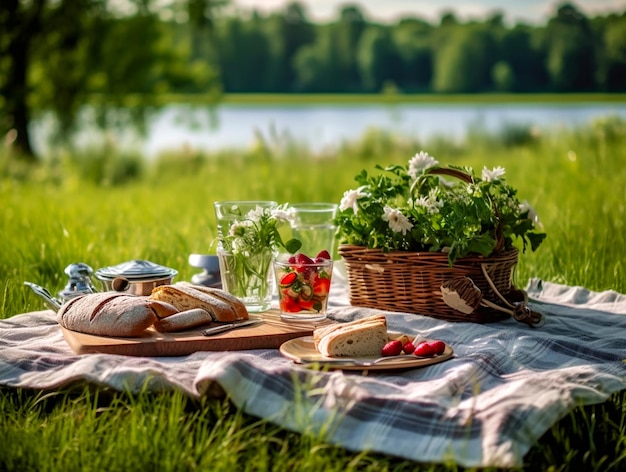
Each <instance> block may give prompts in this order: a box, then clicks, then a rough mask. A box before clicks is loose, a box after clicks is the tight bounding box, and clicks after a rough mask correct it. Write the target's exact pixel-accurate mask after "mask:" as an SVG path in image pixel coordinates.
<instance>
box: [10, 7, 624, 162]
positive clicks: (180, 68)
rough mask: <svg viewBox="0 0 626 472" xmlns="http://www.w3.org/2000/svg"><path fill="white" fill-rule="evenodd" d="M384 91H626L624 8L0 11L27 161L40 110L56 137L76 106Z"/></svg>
mask: <svg viewBox="0 0 626 472" xmlns="http://www.w3.org/2000/svg"><path fill="white" fill-rule="evenodd" d="M386 90H394V91H396V92H399V93H431V92H434V93H485V92H494V91H499V92H517V93H527V92H551V93H559V92H625V91H626V12H616V13H613V14H609V15H606V16H598V17H596V18H587V17H586V16H585V15H584V14H583V13H582V12H581V11H580V10H579V9H578V8H577V7H576V6H575V4H573V3H563V4H561V5H560V6H558V7H557V8H556V9H555V11H554V13H553V14H552V16H551V17H550V18H546V21H545V23H544V24H542V25H538V26H531V25H527V24H514V25H507V24H506V23H505V21H504V18H503V15H502V14H501V13H495V14H492V15H491V16H489V17H487V18H485V19H484V20H482V21H478V20H472V21H467V22H461V21H459V20H458V19H457V18H456V16H455V15H454V13H453V12H446V13H444V14H443V15H442V16H441V18H440V21H439V22H438V23H437V24H434V23H430V22H428V21H426V20H424V19H421V18H417V17H411V18H402V19H399V20H398V21H396V22H394V23H380V22H376V21H373V20H370V19H369V18H367V16H366V15H365V13H364V12H363V11H362V10H361V9H360V8H359V7H358V6H355V5H346V6H344V7H342V8H341V9H340V10H339V11H338V12H337V17H336V18H335V19H334V20H332V21H328V22H323V23H315V22H312V21H311V20H309V18H308V15H307V11H306V8H305V6H304V5H303V4H301V3H298V2H293V3H290V4H289V5H287V6H286V7H285V8H284V9H283V10H279V11H274V12H271V13H261V12H259V11H251V12H245V11H240V10H239V11H238V10H233V8H232V5H230V4H229V1H228V0H158V1H157V0H115V1H114V0H3V1H2V2H1V3H0V136H10V137H11V139H13V140H14V148H15V149H16V150H17V151H18V152H19V153H21V154H23V155H25V156H31V157H33V158H34V153H33V149H32V146H31V144H30V140H29V123H31V122H32V121H33V120H35V119H37V118H38V117H40V116H41V115H42V114H43V113H50V112H51V113H53V114H54V116H55V117H56V121H55V122H56V123H58V127H59V129H58V135H59V136H60V137H64V136H67V135H69V134H71V132H72V131H73V129H74V128H75V126H76V124H77V122H78V121H79V117H80V116H81V110H83V109H84V108H85V106H86V105H89V107H90V109H91V110H93V111H94V112H95V113H94V116H95V117H96V121H97V123H98V124H100V125H101V126H110V125H111V123H114V122H115V123H121V124H123V125H129V124H131V125H133V126H137V125H141V123H142V119H143V118H144V117H145V116H146V113H148V112H150V111H151V110H154V109H155V108H156V107H158V106H159V105H160V104H162V102H163V100H162V97H163V95H164V94H167V93H178V94H203V95H204V96H209V97H212V101H214V102H218V101H219V97H220V94H221V93H222V92H225V93H235V92H238V93H263V92H274V93H319V92H326V93H379V92H383V91H386ZM210 101H211V100H210ZM120 117H123V119H121V121H120Z"/></svg>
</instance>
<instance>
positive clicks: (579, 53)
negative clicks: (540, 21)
mask: <svg viewBox="0 0 626 472" xmlns="http://www.w3.org/2000/svg"><path fill="white" fill-rule="evenodd" d="M545 41H546V54H547V58H546V67H547V70H548V72H549V75H550V80H551V83H552V86H553V88H554V90H556V91H558V92H582V91H590V90H593V88H594V85H595V78H594V71H595V67H596V58H595V48H594V36H593V33H592V31H591V27H590V25H589V21H588V20H587V18H586V17H585V16H584V15H583V14H582V13H580V12H579V11H578V10H577V9H576V7H574V6H573V5H571V4H568V3H566V4H564V5H562V6H560V7H559V8H558V11H557V15H556V17H554V18H552V19H550V21H548V25H547V27H546V30H545Z"/></svg>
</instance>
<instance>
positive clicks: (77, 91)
mask: <svg viewBox="0 0 626 472" xmlns="http://www.w3.org/2000/svg"><path fill="white" fill-rule="evenodd" d="M180 1H182V0H180ZM180 1H172V2H170V4H169V7H170V8H174V7H176V6H177V5H178V4H180ZM153 3H154V2H152V1H150V0H136V1H132V0H128V1H127V2H126V3H121V2H108V1H107V0H7V1H3V2H2V3H1V4H0V28H2V31H6V32H7V34H6V36H5V37H4V38H3V40H2V41H0V54H1V58H2V60H1V61H0V68H2V72H3V74H2V75H1V76H0V94H1V98H2V101H0V114H1V115H3V116H5V117H7V119H6V121H5V122H3V123H1V124H0V126H1V128H0V133H2V134H5V133H7V132H8V131H9V130H12V129H13V130H16V131H17V138H16V141H15V144H14V147H15V149H16V151H17V154H18V155H21V156H24V157H25V158H27V159H29V160H31V161H35V160H36V157H35V153H34V151H33V148H32V145H31V142H30V136H29V132H28V125H29V123H30V122H31V120H33V119H34V118H36V117H37V114H38V113H42V112H45V111H51V112H53V113H54V115H55V116H56V118H57V122H58V126H59V130H58V131H59V132H58V135H59V136H62V137H69V136H70V135H71V132H72V131H73V129H74V127H75V125H76V121H77V118H78V116H79V112H80V110H81V109H82V108H83V107H84V105H86V104H89V105H90V106H91V107H93V109H94V110H96V112H97V113H96V114H97V116H98V118H99V119H98V123H99V124H101V125H107V124H110V123H111V120H110V117H111V116H112V113H111V112H115V111H116V110H117V111H120V110H123V111H126V112H128V113H127V116H128V120H126V121H125V122H124V124H125V125H129V124H130V123H133V124H136V125H139V126H141V124H142V122H143V118H145V115H146V113H148V112H149V110H150V109H153V108H154V107H156V106H158V103H159V102H158V95H159V94H160V93H162V92H167V91H168V90H170V89H171V88H172V87H187V88H189V89H194V88H195V89H196V90H199V89H204V90H206V91H209V92H210V91H215V90H216V89H217V82H216V80H215V79H216V76H215V74H214V73H213V72H212V71H211V70H210V69H209V68H208V67H207V66H206V65H205V66H203V65H202V64H199V63H195V64H194V63H193V62H192V61H191V60H190V55H189V48H188V47H184V46H180V45H177V44H173V42H172V41H171V37H169V36H168V35H170V34H171V28H169V27H168V25H167V24H166V23H165V22H164V21H162V20H161V19H160V17H159V12H160V11H162V10H160V9H157V8H155V7H154V5H153ZM155 4H156V3H155ZM120 5H123V6H124V7H125V8H126V9H128V10H129V11H131V12H132V13H131V14H128V13H126V14H122V13H121V12H120V11H119V9H118V8H119V7H120ZM159 5H161V6H162V5H163V4H162V3H160V4H159ZM187 46H188V45H187ZM114 114H115V113H114ZM119 116H120V115H119V114H116V119H117V118H119Z"/></svg>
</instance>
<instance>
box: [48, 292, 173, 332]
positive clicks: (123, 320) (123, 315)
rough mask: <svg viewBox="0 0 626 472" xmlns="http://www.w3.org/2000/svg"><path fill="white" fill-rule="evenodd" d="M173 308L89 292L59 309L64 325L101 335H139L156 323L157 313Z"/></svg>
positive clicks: (143, 298)
mask: <svg viewBox="0 0 626 472" xmlns="http://www.w3.org/2000/svg"><path fill="white" fill-rule="evenodd" d="M169 311H171V307H167V306H165V305H161V304H156V303H153V302H152V301H151V300H148V299H147V298H146V297H139V296H135V295H127V294H123V293H117V292H102V293H90V294H87V295H82V296H79V297H76V298H73V299H71V300H70V301H68V302H67V303H65V304H64V305H63V306H61V308H60V309H59V311H58V313H57V321H58V322H59V324H60V325H61V326H63V327H64V328H66V329H69V330H72V331H78V332H80V333H86V334H95V335H98V336H120V337H134V336H140V335H141V334H142V333H143V332H144V331H145V330H146V329H147V328H148V327H149V326H151V325H152V324H153V323H154V322H155V321H156V320H157V312H158V313H161V314H163V313H165V312H169Z"/></svg>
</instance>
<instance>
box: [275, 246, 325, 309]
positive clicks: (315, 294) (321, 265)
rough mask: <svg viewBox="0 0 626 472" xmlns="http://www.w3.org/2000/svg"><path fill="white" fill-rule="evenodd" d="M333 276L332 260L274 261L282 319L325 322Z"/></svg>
mask: <svg viewBox="0 0 626 472" xmlns="http://www.w3.org/2000/svg"><path fill="white" fill-rule="evenodd" d="M332 274H333V261H332V260H330V259H326V260H318V261H310V262H302V261H301V260H300V259H299V258H297V256H295V257H294V256H290V257H288V256H286V255H284V256H281V258H280V259H277V260H275V261H274V275H275V276H276V286H277V287H278V305H279V308H280V316H281V318H282V319H284V320H288V321H318V320H323V319H325V318H326V310H327V307H328V296H329V292H330V284H331V280H332Z"/></svg>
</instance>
